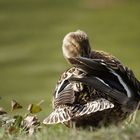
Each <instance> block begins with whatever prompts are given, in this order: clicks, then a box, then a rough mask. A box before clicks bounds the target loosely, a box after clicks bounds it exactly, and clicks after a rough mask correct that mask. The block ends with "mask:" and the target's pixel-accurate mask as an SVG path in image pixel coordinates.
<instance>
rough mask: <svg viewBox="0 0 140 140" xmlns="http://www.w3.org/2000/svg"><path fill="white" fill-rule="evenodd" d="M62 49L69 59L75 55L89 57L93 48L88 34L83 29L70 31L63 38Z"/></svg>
mask: <svg viewBox="0 0 140 140" xmlns="http://www.w3.org/2000/svg"><path fill="white" fill-rule="evenodd" d="M62 50H63V55H64V57H65V58H66V59H67V60H69V59H70V58H74V57H89V55H90V51H91V48H90V44H89V39H88V36H87V34H86V33H85V32H83V31H81V30H77V31H76V32H70V33H68V34H67V35H66V36H65V37H64V39H63V45H62Z"/></svg>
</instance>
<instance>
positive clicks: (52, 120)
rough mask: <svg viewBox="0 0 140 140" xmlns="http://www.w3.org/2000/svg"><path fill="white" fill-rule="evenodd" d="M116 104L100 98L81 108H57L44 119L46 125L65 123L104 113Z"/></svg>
mask: <svg viewBox="0 0 140 140" xmlns="http://www.w3.org/2000/svg"><path fill="white" fill-rule="evenodd" d="M113 107H114V104H112V103H111V102H110V101H108V100H106V99H104V98H100V99H98V100H96V101H92V102H89V103H87V104H84V105H80V106H64V107H59V108H56V109H55V110H54V111H53V112H52V113H51V114H50V115H49V116H48V117H47V118H45V119H44V121H43V123H44V124H57V123H64V122H67V121H69V120H71V119H75V118H78V117H81V116H83V115H89V114H91V113H94V112H97V111H103V110H106V109H110V108H113Z"/></svg>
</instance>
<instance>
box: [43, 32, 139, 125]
mask: <svg viewBox="0 0 140 140" xmlns="http://www.w3.org/2000/svg"><path fill="white" fill-rule="evenodd" d="M62 51H63V55H64V57H65V59H66V60H67V61H68V62H69V63H70V65H71V66H72V67H71V68H69V69H68V70H66V71H65V72H64V73H63V74H62V75H61V76H60V79H59V80H58V82H57V85H56V88H55V91H54V94H53V101H52V102H53V103H52V104H53V111H52V112H51V113H50V115H49V116H48V117H47V118H45V119H44V121H43V123H44V124H58V123H63V124H65V125H66V126H67V127H70V128H72V127H76V128H80V127H82V128H89V127H92V128H100V127H102V126H109V125H110V124H115V125H119V124H121V123H122V122H123V121H124V120H126V119H127V118H128V117H130V116H131V115H132V116H135V112H136V111H137V110H138V109H139V104H140V82H139V81H138V80H137V78H136V77H135V75H134V73H133V71H132V70H131V69H129V68H128V67H126V66H124V65H123V64H122V63H121V62H120V61H119V60H118V59H117V58H116V57H114V56H112V55H110V54H109V53H106V52H103V51H96V50H94V51H91V47H90V43H89V38H88V36H87V34H86V33H85V32H84V31H81V30H77V31H75V32H70V33H68V34H67V35H66V36H65V37H64V39H63V44H62Z"/></svg>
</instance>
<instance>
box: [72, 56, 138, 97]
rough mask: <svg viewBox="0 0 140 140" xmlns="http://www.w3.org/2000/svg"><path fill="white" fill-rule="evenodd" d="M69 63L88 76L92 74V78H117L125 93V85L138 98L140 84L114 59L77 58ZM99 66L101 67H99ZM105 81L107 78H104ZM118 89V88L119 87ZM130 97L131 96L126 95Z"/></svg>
mask: <svg viewBox="0 0 140 140" xmlns="http://www.w3.org/2000/svg"><path fill="white" fill-rule="evenodd" d="M71 61H73V62H74V65H75V66H76V67H79V68H82V69H84V70H85V71H86V72H87V73H88V74H92V75H94V76H98V75H102V77H107V76H109V75H108V74H112V76H111V77H112V78H113V77H117V79H118V81H119V82H118V83H120V85H122V86H123V87H124V89H125V91H126V92H127V93H128V94H130V93H129V89H128V88H127V85H129V87H131V88H132V90H133V91H134V92H133V94H134V95H135V96H138V98H140V82H139V81H138V80H137V79H136V77H135V75H134V73H133V72H132V70H131V69H129V68H128V67H125V66H124V65H123V64H121V63H120V62H119V61H118V60H116V59H115V58H114V59H113V58H112V59H110V60H108V61H107V60H103V59H89V58H84V57H79V58H71ZM100 65H101V66H100ZM109 77H110V76H109ZM105 80H107V78H105ZM113 81H114V80H112V82H113ZM110 84H111V82H110ZM119 88H120V87H119ZM128 96H131V95H128Z"/></svg>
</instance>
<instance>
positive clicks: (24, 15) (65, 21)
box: [0, 0, 140, 116]
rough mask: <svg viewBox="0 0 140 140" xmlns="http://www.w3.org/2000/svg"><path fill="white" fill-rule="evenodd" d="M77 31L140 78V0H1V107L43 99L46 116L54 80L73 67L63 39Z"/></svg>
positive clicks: (25, 105) (94, 46)
mask: <svg viewBox="0 0 140 140" xmlns="http://www.w3.org/2000/svg"><path fill="white" fill-rule="evenodd" d="M77 29H81V30H84V31H86V32H87V34H88V36H89V38H90V42H91V46H92V49H98V50H104V51H107V52H110V53H112V54H113V55H115V56H116V57H118V58H119V59H120V60H121V61H122V62H123V63H124V64H125V65H127V66H129V67H130V68H131V69H133V71H134V73H135V74H136V76H137V78H138V79H140V70H139V69H140V1H139V0H69V1H68V0H67V1H66V0H0V96H1V97H2V99H1V100H0V106H3V107H4V108H6V109H9V107H10V101H11V99H16V100H17V101H19V102H20V103H21V104H22V105H23V106H24V107H27V105H28V104H30V103H36V102H38V101H40V100H42V99H44V100H45V102H44V104H43V109H44V111H43V112H42V116H44V115H46V114H47V113H48V112H49V111H50V110H51V98H52V93H53V91H54V88H55V85H56V81H57V80H58V78H59V75H60V74H61V73H62V72H63V71H64V70H66V69H67V68H69V67H70V66H69V65H68V64H67V62H66V61H65V59H64V58H63V55H62V51H61V45H62V40H63V37H64V36H65V34H67V33H68V32H70V31H75V30H77Z"/></svg>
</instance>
